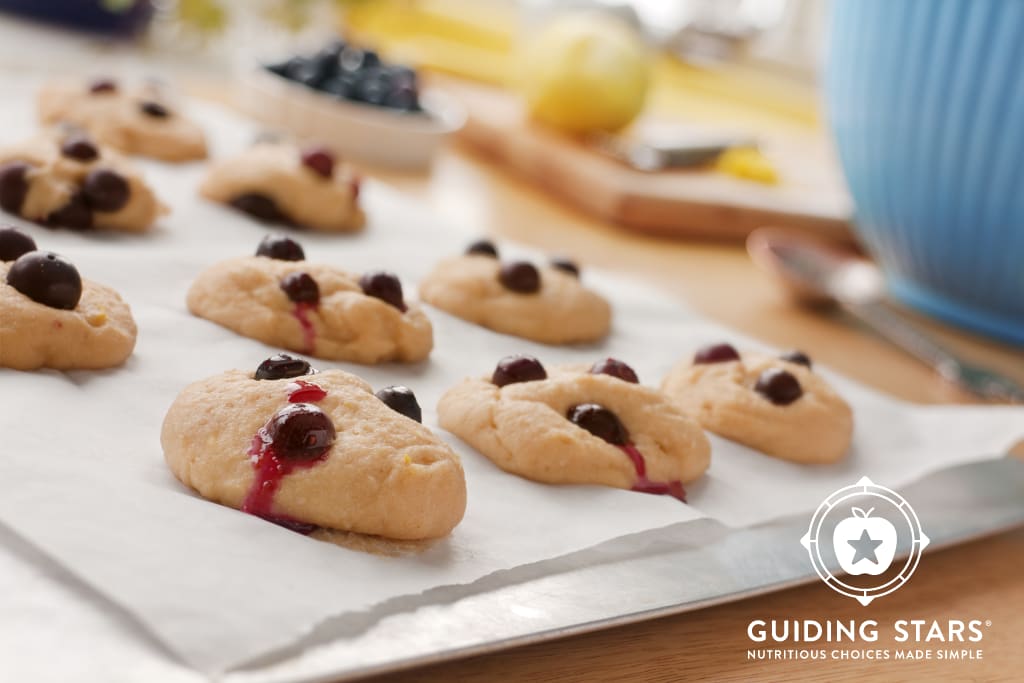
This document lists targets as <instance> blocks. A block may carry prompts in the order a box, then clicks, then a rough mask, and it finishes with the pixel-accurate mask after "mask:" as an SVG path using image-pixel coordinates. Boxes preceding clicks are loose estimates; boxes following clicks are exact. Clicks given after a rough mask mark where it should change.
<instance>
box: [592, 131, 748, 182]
mask: <svg viewBox="0 0 1024 683" xmlns="http://www.w3.org/2000/svg"><path fill="white" fill-rule="evenodd" d="M590 143H591V145H592V146H593V147H594V149H596V150H597V151H599V152H601V153H603V154H605V155H607V156H610V157H612V158H614V159H616V160H618V161H621V162H623V163H625V164H627V165H629V166H632V167H633V168H635V169H636V170H638V171H646V172H649V173H650V172H655V171H663V170H669V169H674V168H692V167H694V166H702V165H704V164H708V163H711V162H712V161H714V160H715V159H716V158H718V156H719V155H721V154H722V153H723V152H725V151H726V150H728V149H731V148H733V147H755V146H757V141H756V140H754V139H753V138H751V137H749V136H738V135H710V134H699V133H687V134H677V135H673V136H664V135H662V136H647V137H642V138H639V139H637V138H630V137H624V136H620V135H612V134H609V133H599V134H595V135H593V136H591V137H590Z"/></svg>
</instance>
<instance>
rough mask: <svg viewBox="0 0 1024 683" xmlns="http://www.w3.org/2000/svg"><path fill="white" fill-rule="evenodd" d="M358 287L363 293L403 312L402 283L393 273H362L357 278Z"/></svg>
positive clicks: (381, 271)
mask: <svg viewBox="0 0 1024 683" xmlns="http://www.w3.org/2000/svg"><path fill="white" fill-rule="evenodd" d="M359 286H360V287H362V289H363V293H364V294H366V295H367V296H372V297H374V298H376V299H380V300H381V301H384V302H385V303H388V304H391V305H392V306H394V307H395V308H397V309H398V310H400V311H402V312H405V310H406V306H405V300H404V298H403V297H402V282H401V281H400V280H399V279H398V276H397V275H395V274H394V273H389V272H387V271H383V270H377V271H372V272H369V273H364V274H363V276H362V277H360V278H359Z"/></svg>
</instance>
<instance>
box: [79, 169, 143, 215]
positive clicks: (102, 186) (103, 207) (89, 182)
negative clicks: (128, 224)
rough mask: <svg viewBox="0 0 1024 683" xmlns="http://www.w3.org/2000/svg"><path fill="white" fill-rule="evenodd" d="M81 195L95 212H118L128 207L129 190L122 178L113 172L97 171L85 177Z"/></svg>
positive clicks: (126, 182)
mask: <svg viewBox="0 0 1024 683" xmlns="http://www.w3.org/2000/svg"><path fill="white" fill-rule="evenodd" d="M82 194H83V195H85V199H86V201H88V203H89V206H91V207H92V208H94V209H95V210H97V211H103V212H108V213H109V212H114V211H120V210H121V209H123V208H124V207H125V206H127V205H128V199H129V198H130V197H131V188H130V187H129V186H128V181H127V180H125V179H124V176H122V175H120V174H119V173H115V172H114V171H108V170H106V169H97V170H95V171H92V172H91V173H89V175H87V176H86V177H85V182H84V183H83V184H82Z"/></svg>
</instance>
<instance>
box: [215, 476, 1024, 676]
mask: <svg viewBox="0 0 1024 683" xmlns="http://www.w3.org/2000/svg"><path fill="white" fill-rule="evenodd" d="M851 483H852V482H851ZM900 493H902V494H903V495H904V497H905V498H907V500H909V501H910V502H911V503H912V505H913V506H914V508H915V510H916V511H917V513H918V517H919V518H920V519H921V523H922V525H923V526H924V527H925V529H926V531H927V533H928V535H929V537H930V538H931V541H932V542H931V545H930V546H929V549H928V551H927V552H933V551H934V550H936V549H938V548H941V547H948V546H951V545H956V544H959V543H964V542H966V541H969V540H974V539H976V538H979V537H983V536H987V535H992V534H996V533H998V532H1000V531H1005V530H1008V529H1011V528H1013V527H1016V526H1019V525H1022V524H1024V462H1020V461H1018V460H1016V459H1013V458H997V459H993V460H988V461H983V462H979V463H974V464H971V465H965V466H961V467H955V468H951V469H947V470H943V471H941V472H938V473H935V474H932V475H930V476H928V477H926V478H924V479H922V480H920V481H918V482H916V483H914V484H912V485H910V486H906V487H903V488H902V489H901V491H900ZM809 520H810V514H809V513H808V514H807V515H801V516H798V517H792V518H788V519H786V520H783V521H780V522H776V523H772V524H768V525H764V526H760V527H755V528H750V529H744V530H731V531H730V530H727V529H725V528H723V527H721V526H719V525H717V524H716V523H714V522H707V521H702V522H693V523H690V524H687V525H678V526H677V527H669V528H667V529H663V530H661V531H658V532H649V533H647V534H640V535H638V536H637V537H635V538H632V539H623V540H620V541H613V542H612V545H614V544H616V543H617V544H618V546H619V547H618V549H617V551H616V553H612V552H610V551H609V548H607V547H605V546H599V547H598V548H594V549H590V550H586V551H582V552H580V553H576V554H574V555H572V556H569V557H567V558H561V559H560V560H555V561H552V562H544V563H541V564H540V565H536V566H533V567H525V568H519V569H516V570H511V571H508V572H503V573H501V574H499V575H495V576H491V577H487V578H485V579H483V580H481V581H478V582H476V583H474V584H471V585H469V586H464V587H460V588H455V589H450V588H449V589H439V590H437V591H435V592H434V593H436V595H431V594H427V595H425V596H420V597H419V598H418V599H417V605H422V604H423V598H424V597H425V598H428V602H429V599H430V598H434V599H436V603H435V604H428V605H427V606H418V607H416V608H415V609H413V610H410V611H405V610H403V602H404V601H403V600H398V601H394V602H392V603H387V604H385V605H383V606H382V607H381V608H379V609H375V610H374V611H372V612H371V613H367V614H365V615H362V618H358V619H353V618H352V617H351V615H350V616H348V617H346V619H345V620H344V621H338V622H332V623H326V624H322V625H321V626H320V627H319V628H318V629H317V630H316V632H315V633H314V634H313V635H312V636H311V637H310V638H308V639H306V640H305V641H303V642H302V643H300V644H299V645H298V646H297V647H296V648H295V649H294V650H291V651H289V652H284V653H279V655H278V656H277V658H276V659H274V660H270V659H265V660H262V661H259V662H254V663H253V664H252V666H250V667H248V668H246V669H240V670H236V671H233V672H231V673H229V674H227V675H226V676H225V677H224V678H223V680H224V681H225V682H230V683H272V682H273V683H298V682H301V683H314V682H318V681H347V680H354V679H357V678H361V677H364V676H368V675H371V674H379V673H385V672H391V671H397V670H400V669H406V668H411V667H414V666H421V665H425V664H434V663H438V662H443V661H448V660H453V659H458V658H462V657H468V656H471V655H478V654H482V653H488V652H495V651H498V650H503V649H508V648H512V647H516V646H521V645H527V644H530V643H537V642H542V641H547V640H553V639H556V638H562V637H565V636H570V635H577V634H581V633H586V632H590V631H595V630H599V629H604V628H610V627H613V626H619V625H623V624H628V623H632V622H637V621H642V620H645V619H653V618H657V617H661V616H666V615H670V614H678V613H682V612H688V611H693V610H698V609H702V608H704V607H710V606H712V605H717V604H723V603H727V602H733V601H737V600H742V599H745V598H749V597H754V596H757V595H763V594H766V593H770V592H773V591H778V590H782V589H785V588H790V587H792V586H797V585H800V584H805V583H810V582H813V581H817V580H818V578H817V576H816V575H815V572H814V569H813V568H812V567H811V564H810V562H809V561H808V559H807V555H806V552H805V551H804V549H803V548H802V547H801V546H800V542H799V541H800V538H801V536H802V535H803V534H804V533H805V532H806V531H807V525H808V522H809ZM606 545H609V544H606ZM630 545H632V555H630V556H629V557H626V558H625V559H621V558H622V549H623V547H630ZM613 554H614V555H615V556H616V557H617V558H619V559H616V560H615V561H611V562H608V561H603V560H604V559H606V557H607V556H608V555H613ZM924 561H927V553H926V555H925V560H924ZM581 565H586V566H581ZM560 566H561V567H563V568H565V571H560V570H559V567H560ZM570 567H572V568H571V569H570ZM883 599H884V598H883ZM300 648H301V650H300Z"/></svg>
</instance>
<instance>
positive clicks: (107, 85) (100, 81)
mask: <svg viewBox="0 0 1024 683" xmlns="http://www.w3.org/2000/svg"><path fill="white" fill-rule="evenodd" d="M89 92H91V93H92V94H93V95H100V94H110V93H116V92H117V82H116V81H114V80H113V79H110V78H97V79H96V80H94V81H93V82H92V83H90V84H89Z"/></svg>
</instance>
